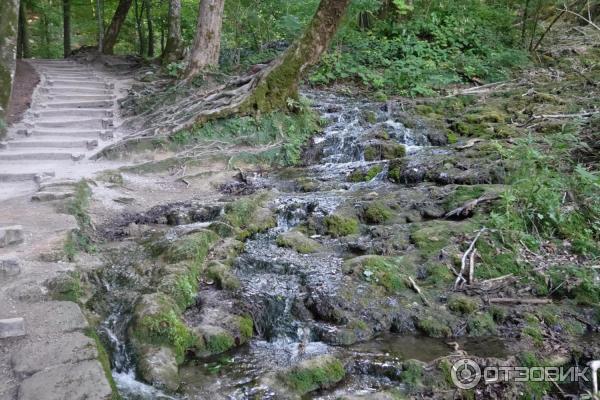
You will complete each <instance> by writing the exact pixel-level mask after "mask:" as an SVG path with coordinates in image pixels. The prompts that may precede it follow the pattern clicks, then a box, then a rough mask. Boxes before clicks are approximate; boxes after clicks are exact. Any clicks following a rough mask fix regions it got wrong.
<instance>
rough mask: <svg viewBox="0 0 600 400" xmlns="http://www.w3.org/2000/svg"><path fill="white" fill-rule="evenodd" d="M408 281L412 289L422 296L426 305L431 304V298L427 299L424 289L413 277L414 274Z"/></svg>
mask: <svg viewBox="0 0 600 400" xmlns="http://www.w3.org/2000/svg"><path fill="white" fill-rule="evenodd" d="M408 283H409V285H410V288H411V289H412V290H414V291H415V292H416V293H417V294H418V295H419V297H421V300H423V303H425V305H427V306H431V303H429V300H427V298H426V297H425V295H424V294H423V291H422V290H421V288H420V287H419V286H418V285H417V283H416V282H415V281H414V279H413V278H412V276H408Z"/></svg>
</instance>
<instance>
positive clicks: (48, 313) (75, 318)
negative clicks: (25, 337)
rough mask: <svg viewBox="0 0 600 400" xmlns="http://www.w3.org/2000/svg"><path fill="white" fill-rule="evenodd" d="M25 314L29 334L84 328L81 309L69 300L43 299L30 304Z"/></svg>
mask: <svg viewBox="0 0 600 400" xmlns="http://www.w3.org/2000/svg"><path fill="white" fill-rule="evenodd" d="M27 312H28V314H27V315H26V317H27V321H28V330H29V331H30V333H31V334H34V333H35V334H37V335H40V336H43V335H52V334H57V333H66V332H73V331H77V330H83V329H86V328H87V327H88V326H89V325H88V323H87V320H86V319H85V317H84V316H83V313H82V312H81V309H80V308H79V306H78V305H77V304H76V303H73V302H71V301H44V302H41V303H34V304H32V305H31V306H30V307H29V308H28V310H27Z"/></svg>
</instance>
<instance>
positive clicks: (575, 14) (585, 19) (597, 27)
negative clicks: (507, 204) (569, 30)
mask: <svg viewBox="0 0 600 400" xmlns="http://www.w3.org/2000/svg"><path fill="white" fill-rule="evenodd" d="M564 7H565V8H564V9H560V8H559V10H561V11H563V12H567V13H569V14H571V15H574V16H576V17H577V18H581V19H582V20H584V21H585V22H587V23H588V24H590V25H591V26H593V27H594V28H596V29H598V30H599V31H600V26H598V25H596V24H595V23H594V21H592V20H591V19H588V18H586V17H584V16H583V15H581V14H578V13H576V12H575V11H571V10H569V9H568V8H567V6H566V5H565V6H564Z"/></svg>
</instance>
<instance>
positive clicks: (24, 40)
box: [17, 1, 31, 58]
mask: <svg viewBox="0 0 600 400" xmlns="http://www.w3.org/2000/svg"><path fill="white" fill-rule="evenodd" d="M18 36H19V37H18V39H17V58H29V57H31V53H30V51H29V35H28V32H27V11H26V10H25V2H24V1H21V4H20V5H19V33H18Z"/></svg>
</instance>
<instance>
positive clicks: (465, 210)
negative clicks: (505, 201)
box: [444, 195, 500, 218]
mask: <svg viewBox="0 0 600 400" xmlns="http://www.w3.org/2000/svg"><path fill="white" fill-rule="evenodd" d="M499 198H500V196H499V195H491V196H481V197H480V198H478V199H475V200H471V201H468V202H466V203H465V204H463V205H462V206H460V207H458V208H455V209H454V210H452V211H448V212H447V213H446V214H445V215H444V218H450V217H467V216H469V215H470V214H471V212H472V211H473V209H474V208H475V207H477V205H478V204H480V203H485V202H488V201H492V200H496V199H499Z"/></svg>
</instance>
